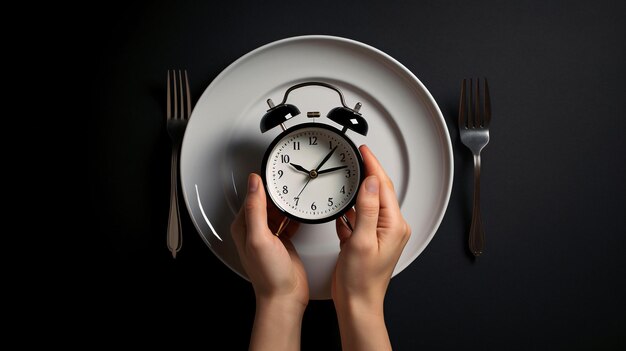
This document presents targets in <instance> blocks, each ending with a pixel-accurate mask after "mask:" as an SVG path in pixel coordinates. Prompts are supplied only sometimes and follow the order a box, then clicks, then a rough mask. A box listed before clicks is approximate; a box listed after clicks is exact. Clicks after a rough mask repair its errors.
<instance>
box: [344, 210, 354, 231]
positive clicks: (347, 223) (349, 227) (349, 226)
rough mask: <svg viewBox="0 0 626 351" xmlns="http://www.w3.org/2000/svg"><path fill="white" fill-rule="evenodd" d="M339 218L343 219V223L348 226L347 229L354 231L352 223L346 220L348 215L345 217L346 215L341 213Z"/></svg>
mask: <svg viewBox="0 0 626 351" xmlns="http://www.w3.org/2000/svg"><path fill="white" fill-rule="evenodd" d="M341 219H343V223H344V224H345V225H346V227H348V229H350V231H351V232H353V231H354V229H352V224H350V221H349V220H348V217H346V215H345V214H344V215H341Z"/></svg>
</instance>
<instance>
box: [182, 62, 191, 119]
mask: <svg viewBox="0 0 626 351" xmlns="http://www.w3.org/2000/svg"><path fill="white" fill-rule="evenodd" d="M185 88H186V90H185V94H186V95H187V115H185V116H184V117H183V118H189V117H190V116H191V90H190V89H189V77H188V76H187V70H185Z"/></svg>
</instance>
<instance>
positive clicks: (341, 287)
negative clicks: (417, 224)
mask: <svg viewBox="0 0 626 351" xmlns="http://www.w3.org/2000/svg"><path fill="white" fill-rule="evenodd" d="M360 150H361V154H362V155H363V161H364V163H365V169H366V176H367V178H366V179H365V180H364V182H363V184H362V185H361V189H360V191H359V195H358V197H357V201H356V212H355V211H349V212H348V213H346V215H347V216H348V218H349V220H350V222H351V223H354V231H353V232H350V230H349V229H348V228H347V227H346V225H345V224H344V223H343V222H341V220H338V221H337V235H338V236H339V240H340V245H341V251H340V253H339V257H338V259H337V265H336V267H335V271H334V274H333V281H332V297H333V300H334V302H335V305H336V307H337V308H338V309H341V308H343V307H346V305H348V304H350V305H351V306H352V307H354V305H355V304H356V305H358V306H359V307H363V308H365V309H368V310H369V312H373V313H376V314H380V315H382V308H383V301H384V298H385V293H386V291H387V286H388V285H389V281H390V280H391V275H392V274H393V270H394V268H395V266H396V263H397V262H398V259H399V258H400V254H401V253H402V250H403V249H404V246H405V245H406V243H407V241H408V240H409V237H410V235H411V228H410V227H409V225H408V223H407V222H406V221H405V219H404V217H403V216H402V213H401V212H400V206H399V204H398V200H397V197H396V193H395V190H394V187H393V184H392V182H391V180H390V179H389V176H388V175H387V173H385V171H384V170H383V168H382V167H381V165H380V163H379V162H378V160H377V159H376V157H375V156H374V154H373V153H372V152H371V151H370V149H369V148H368V147H367V146H361V147H360Z"/></svg>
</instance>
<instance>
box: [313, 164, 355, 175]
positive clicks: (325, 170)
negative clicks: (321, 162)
mask: <svg viewBox="0 0 626 351" xmlns="http://www.w3.org/2000/svg"><path fill="white" fill-rule="evenodd" d="M344 168H348V166H339V167H333V168H328V169H323V170H321V171H319V172H317V174H318V175H319V174H324V173H330V172H334V171H338V170H340V169H344Z"/></svg>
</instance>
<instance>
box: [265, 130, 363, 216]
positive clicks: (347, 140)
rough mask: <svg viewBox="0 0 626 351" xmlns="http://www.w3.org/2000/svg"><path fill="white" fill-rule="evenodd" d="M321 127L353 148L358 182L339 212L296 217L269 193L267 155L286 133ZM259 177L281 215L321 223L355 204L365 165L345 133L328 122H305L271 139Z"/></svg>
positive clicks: (267, 194) (357, 149)
mask: <svg viewBox="0 0 626 351" xmlns="http://www.w3.org/2000/svg"><path fill="white" fill-rule="evenodd" d="M311 127H313V128H321V129H326V130H328V131H331V132H333V133H335V134H337V135H338V136H340V137H342V138H343V139H344V140H345V141H346V142H347V143H348V145H350V147H352V150H354V153H355V155H356V160H357V163H358V165H359V182H358V185H357V187H356V190H355V192H354V196H352V199H350V201H348V203H347V204H346V206H345V207H344V208H343V209H342V210H340V211H339V212H337V213H335V214H333V215H331V216H329V217H324V218H319V219H308V218H302V217H298V216H296V215H294V214H292V213H289V212H287V211H286V210H284V209H283V208H282V207H281V206H280V205H278V204H277V203H276V202H275V201H274V199H273V198H272V196H271V195H270V193H269V190H268V187H267V179H266V176H265V173H266V170H267V161H268V159H269V155H270V153H271V151H272V150H273V149H274V147H275V146H276V144H278V142H279V141H280V140H282V139H283V138H284V137H285V136H286V135H287V134H290V133H293V132H295V131H298V130H300V129H304V128H311ZM261 179H263V187H264V188H265V195H266V196H267V197H268V198H269V199H270V201H272V203H273V204H274V206H276V208H277V209H278V211H280V213H282V214H283V215H285V216H286V217H288V218H290V219H293V220H296V221H298V222H300V223H307V224H321V223H328V222H330V221H333V220H335V219H337V218H339V217H341V216H343V215H344V214H345V213H346V212H348V211H349V210H350V209H351V208H352V207H354V205H355V204H356V199H357V196H358V194H359V191H360V189H361V184H363V180H364V179H365V165H364V163H363V156H362V155H361V151H359V148H358V147H357V146H356V144H355V143H354V142H353V141H352V139H350V137H348V136H347V135H346V134H345V133H342V132H341V130H339V129H337V128H335V127H333V126H330V125H328V124H324V123H318V122H307V123H301V124H298V125H295V126H292V127H290V128H287V129H286V130H284V131H282V132H281V133H280V134H279V135H278V136H276V138H274V140H272V142H271V143H270V145H269V146H268V147H267V150H266V151H265V155H263V162H262V163H261Z"/></svg>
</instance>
